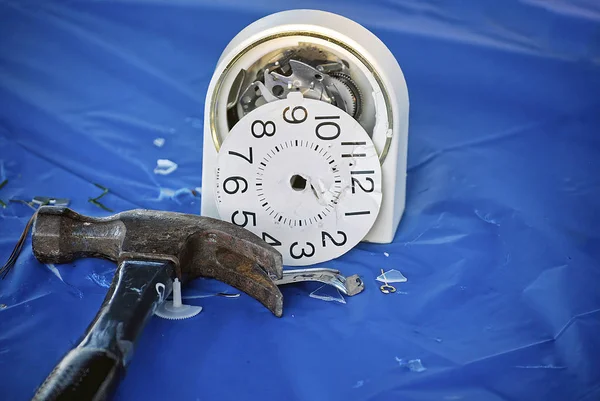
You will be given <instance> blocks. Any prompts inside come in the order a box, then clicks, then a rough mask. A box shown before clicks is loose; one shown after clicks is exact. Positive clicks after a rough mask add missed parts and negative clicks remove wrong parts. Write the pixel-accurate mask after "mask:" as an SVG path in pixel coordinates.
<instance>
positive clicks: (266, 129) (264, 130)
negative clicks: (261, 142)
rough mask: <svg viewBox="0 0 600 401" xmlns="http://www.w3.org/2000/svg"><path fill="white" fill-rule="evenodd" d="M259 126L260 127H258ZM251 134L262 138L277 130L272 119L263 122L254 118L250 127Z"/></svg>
mask: <svg viewBox="0 0 600 401" xmlns="http://www.w3.org/2000/svg"><path fill="white" fill-rule="evenodd" d="M259 127H260V128H259ZM250 131H252V135H253V136H254V137H255V138H262V137H263V136H265V135H266V136H273V135H275V132H276V131H277V127H275V123H274V122H273V121H267V122H264V121H262V120H255V121H254V122H253V123H252V126H251V127H250Z"/></svg>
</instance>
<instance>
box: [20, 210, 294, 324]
mask: <svg viewBox="0 0 600 401" xmlns="http://www.w3.org/2000/svg"><path fill="white" fill-rule="evenodd" d="M32 242H33V253H34V255H35V257H36V258H37V259H38V260H39V261H40V262H42V263H66V262H70V261H72V260H74V259H76V258H82V257H102V258H106V259H110V260H112V261H115V262H122V261H124V260H169V261H172V262H173V263H174V264H175V269H176V274H177V276H178V277H179V278H180V279H182V280H183V281H185V280H192V279H195V278H197V277H207V278H214V279H217V280H220V281H222V282H224V283H226V284H229V285H231V286H233V287H235V288H237V289H239V290H240V291H244V292H245V293H247V294H248V295H250V296H252V297H253V298H255V299H257V300H258V301H260V302H261V303H262V304H263V305H264V306H266V307H267V308H268V309H269V310H271V312H273V313H274V314H275V315H276V316H281V315H282V313H283V296H282V295H281V292H280V291H279V288H278V287H277V286H276V285H275V284H274V283H273V280H274V279H279V278H281V277H282V274H283V266H282V257H281V254H280V253H279V252H278V251H277V250H276V249H275V248H273V247H272V246H270V245H268V244H266V243H265V242H264V241H262V240H261V239H260V238H259V237H257V236H256V235H254V234H252V233H251V232H250V231H248V230H245V229H243V228H241V227H238V226H235V225H233V224H231V223H227V222H224V221H220V220H216V219H211V218H208V217H202V216H196V215H189V214H182V213H173V212H163V211H156V210H131V211H127V212H122V213H118V214H116V215H113V216H110V217H106V218H93V217H87V216H83V215H80V214H78V213H76V212H74V211H73V210H71V209H68V208H63V207H50V206H44V207H40V209H39V210H38V212H37V218H36V220H35V223H34V227H33V234H32Z"/></svg>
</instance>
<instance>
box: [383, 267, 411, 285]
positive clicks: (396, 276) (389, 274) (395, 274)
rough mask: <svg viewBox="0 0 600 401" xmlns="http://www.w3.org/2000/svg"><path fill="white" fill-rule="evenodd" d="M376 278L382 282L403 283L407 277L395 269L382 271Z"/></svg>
mask: <svg viewBox="0 0 600 401" xmlns="http://www.w3.org/2000/svg"><path fill="white" fill-rule="evenodd" d="M376 280H377V281H380V282H382V283H386V282H387V283H405V282H407V281H408V279H407V278H406V277H404V274H402V273H400V272H399V271H398V270H396V269H392V270H388V271H386V272H383V273H382V274H380V275H379V276H377V279H376Z"/></svg>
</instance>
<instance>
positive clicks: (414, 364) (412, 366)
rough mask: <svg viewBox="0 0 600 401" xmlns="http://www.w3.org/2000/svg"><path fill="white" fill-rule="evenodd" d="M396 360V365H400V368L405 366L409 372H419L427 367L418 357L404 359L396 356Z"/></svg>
mask: <svg viewBox="0 0 600 401" xmlns="http://www.w3.org/2000/svg"><path fill="white" fill-rule="evenodd" d="M396 362H398V365H400V367H401V368H407V369H408V370H410V371H411V372H416V373H420V372H424V371H426V370H427V368H426V367H425V366H423V364H422V363H421V360H420V359H409V360H406V359H401V358H398V357H396Z"/></svg>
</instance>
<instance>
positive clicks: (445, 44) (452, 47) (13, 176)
mask: <svg viewBox="0 0 600 401" xmlns="http://www.w3.org/2000/svg"><path fill="white" fill-rule="evenodd" d="M284 7H294V8H299V7H302V8H318V9H324V10H328V11H333V12H336V13H339V14H342V15H344V16H347V17H350V18H352V19H354V20H356V21H357V22H359V23H361V24H363V25H364V26H366V27H367V28H369V29H370V30H372V31H373V32H374V33H375V34H377V35H378V36H379V37H380V38H381V39H382V40H383V41H384V42H385V43H386V44H387V45H388V47H389V48H390V49H391V51H392V52H393V53H394V54H395V56H396V57H397V59H398V60H399V63H400V65H401V66H402V69H403V70H404V74H405V76H406V80H407V83H408V87H409V94H410V98H411V116H410V117H411V120H410V140H409V166H410V167H409V172H408V200H407V208H406V213H405V216H404V218H403V220H402V222H401V225H400V229H399V231H398V234H397V235H396V238H395V240H394V243H392V244H389V245H373V244H361V245H359V246H358V247H357V248H356V249H354V250H352V251H351V252H350V253H348V254H346V255H344V256H343V257H341V258H339V259H338V260H335V261H332V262H330V263H328V264H327V265H328V266H331V267H335V268H338V269H340V270H342V271H343V272H344V273H345V274H353V273H359V274H360V275H361V276H362V277H363V278H364V280H365V282H366V285H367V288H366V290H365V292H364V293H362V294H360V295H358V296H356V297H354V298H348V299H347V304H346V305H341V304H337V303H332V302H324V301H321V300H317V299H313V298H310V297H309V296H308V294H309V293H310V292H311V291H312V290H314V288H315V286H312V285H298V286H290V287H286V288H284V289H283V292H284V297H285V315H284V317H283V318H282V319H277V318H275V317H273V316H272V315H271V314H270V312H268V311H267V310H266V309H264V308H263V307H261V306H260V305H259V304H258V303H257V302H255V301H254V300H252V299H251V298H249V297H248V296H246V295H242V296H241V297H240V298H238V299H225V298H218V297H217V298H215V297H213V298H204V299H197V300H193V301H190V302H193V303H195V304H198V305H202V306H204V307H205V309H204V311H203V312H202V313H201V314H200V315H199V316H198V317H196V318H194V319H189V320H184V321H176V322H173V321H167V320H162V319H158V318H155V319H153V320H152V321H151V322H150V324H149V326H148V327H147V329H146V330H145V332H144V334H143V336H142V338H141V340H140V342H139V343H138V347H137V351H136V354H135V356H134V359H133V362H132V364H131V368H130V369H129V372H128V375H127V377H126V379H125V381H124V382H123V383H122V385H121V387H120V388H119V390H118V393H117V394H116V399H117V400H190V401H195V400H259V399H261V400H277V399H282V400H283V399H285V400H290V401H293V400H311V401H321V400H327V401H335V400H373V401H375V400H447V401H452V400H461V401H463V400H464V401H467V400H475V401H479V400H560V401H565V400H581V401H584V400H585V401H593V400H598V399H600V320H599V318H600V250H599V248H600V234H599V233H598V227H600V204H599V201H598V198H599V196H600V132H599V130H600V3H598V1H596V0H521V1H513V0H510V1H509V0H506V1H495V0H485V1H484V0H464V1H460V2H444V1H438V0H412V1H411V0H379V1H370V2H367V1H364V0H363V1H349V0H347V1H341V0H337V1H324V0H321V1H304V2H298V3H296V4H293V3H289V2H275V1H266V0H255V1H244V0H227V1H204V0H199V1H192V0H188V1H184V0H177V1H159V0H156V1H151V0H148V1H143V0H138V1H134V0H131V1H54V2H46V1H39V2H35V1H18V0H14V1H11V0H1V1H0V181H2V180H3V179H8V180H9V182H8V184H7V185H6V186H5V187H4V188H2V189H1V190H0V199H2V200H4V201H5V202H7V203H8V200H9V199H31V198H32V197H33V196H56V197H67V198H70V199H71V200H72V204H71V206H72V207H73V208H74V209H75V210H77V211H78V212H81V213H84V214H90V215H98V216H100V215H107V214H109V213H107V212H105V211H103V210H101V209H99V208H97V207H95V206H94V205H92V204H91V203H89V202H88V198H93V197H95V196H97V195H99V194H100V193H101V192H102V191H101V190H100V189H99V188H97V187H95V186H94V184H93V183H99V184H101V185H104V186H106V187H109V188H110V194H108V195H107V196H105V197H104V198H102V201H103V203H104V204H105V205H106V206H108V207H110V208H112V209H114V210H115V211H121V210H126V209H131V208H137V207H145V208H157V209H165V210H173V211H182V212H189V213H199V207H200V203H199V202H200V199H199V198H198V197H195V196H194V195H193V194H191V193H190V191H189V189H191V188H197V187H198V188H200V187H201V186H202V182H201V164H202V161H201V155H202V121H203V109H204V97H205V94H206V88H207V86H208V82H209V80H210V77H211V74H212V72H213V68H214V66H215V64H216V61H217V59H218V57H219V55H220V53H221V51H222V50H223V49H224V47H225V46H226V44H227V43H228V41H229V40H230V39H231V38H233V36H234V35H235V34H236V33H237V32H238V31H239V30H241V29H242V28H244V27H245V26H246V25H248V24H249V23H251V22H253V21H254V20H256V19H258V18H260V17H262V16H264V15H267V14H270V13H272V12H276V11H280V10H282V9H284ZM159 137H161V138H164V139H165V144H164V146H163V147H161V148H159V147H156V146H154V145H153V140H154V139H155V138H159ZM157 159H170V160H173V161H175V162H176V163H178V165H179V168H178V169H177V170H176V171H175V172H174V173H172V174H170V175H167V176H161V175H156V174H154V173H153V169H154V168H155V166H156V161H157ZM205 190H207V189H205ZM30 215H31V210H30V209H28V208H27V207H26V206H23V205H18V204H14V203H9V205H8V207H7V208H4V209H2V208H0V260H2V261H4V260H5V259H6V258H7V257H8V255H9V254H10V252H11V250H12V247H13V246H14V243H15V241H16V240H17V238H18V236H19V234H20V233H21V230H22V229H23V227H24V225H25V223H26V221H27V219H28V218H29V216H30ZM384 252H387V253H388V254H389V257H386V256H385V255H384ZM380 268H384V269H392V268H395V269H398V270H400V271H402V272H403V273H404V274H405V275H406V276H407V277H408V282H407V283H405V284H399V285H398V289H399V292H398V293H396V294H393V295H383V294H382V293H381V292H380V291H379V289H378V285H377V283H376V282H375V280H374V279H375V277H376V276H377V274H378V273H379V269H380ZM57 269H58V271H57V273H55V272H53V271H52V270H51V269H49V268H48V267H46V266H44V265H42V264H40V263H38V262H37V261H36V260H35V259H34V257H33V256H32V254H31V245H30V241H28V242H27V245H26V247H25V248H24V251H23V254H22V255H21V257H20V258H19V261H18V263H17V265H16V266H15V268H14V270H13V271H12V272H11V274H10V275H9V276H8V277H7V278H6V279H5V280H4V281H0V303H1V304H4V305H1V306H0V372H1V373H0V399H2V400H28V399H29V398H30V397H31V396H32V395H33V393H34V391H35V389H36V387H37V386H38V385H39V384H40V383H41V382H42V381H43V379H44V378H45V377H46V375H47V374H48V373H49V372H50V370H51V369H52V368H53V366H54V365H55V364H56V363H57V361H58V360H60V358H61V357H62V356H63V355H64V353H66V352H67V350H69V349H70V348H71V347H72V346H73V345H74V344H76V343H77V341H78V340H79V337H80V336H81V334H82V333H83V332H84V330H85V328H86V327H87V325H88V324H89V323H90V321H91V319H92V318H93V317H94V315H95V313H96V311H97V309H98V307H99V306H100V304H101V302H102V300H103V298H104V295H105V293H106V287H107V286H108V283H110V280H111V279H112V273H113V271H114V266H113V265H112V264H111V263H109V262H106V261H100V260H81V261H77V262H76V263H73V264H67V265H61V266H57ZM215 290H231V289H229V288H227V287H226V286H225V285H224V284H221V283H215V282H208V281H199V282H197V283H194V285H193V286H192V288H190V289H188V292H187V293H188V294H203V293H209V292H211V291H215ZM396 358H399V359H404V360H411V359H420V360H421V362H422V364H423V366H424V367H425V368H426V370H424V371H420V372H417V371H411V370H410V369H408V368H407V367H406V366H402V364H400V363H399V362H398V361H397V360H396Z"/></svg>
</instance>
